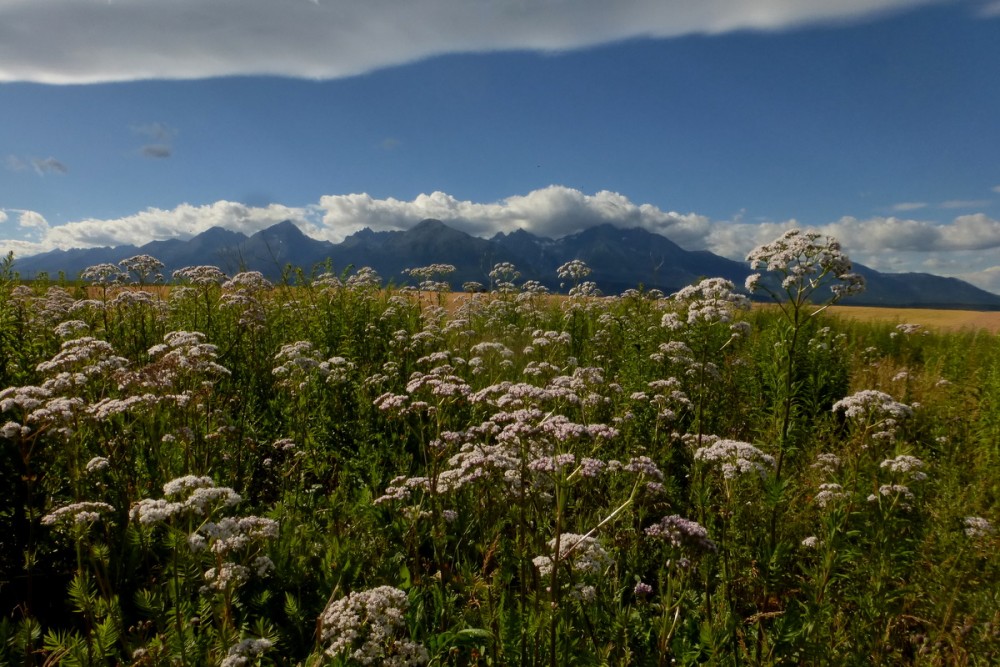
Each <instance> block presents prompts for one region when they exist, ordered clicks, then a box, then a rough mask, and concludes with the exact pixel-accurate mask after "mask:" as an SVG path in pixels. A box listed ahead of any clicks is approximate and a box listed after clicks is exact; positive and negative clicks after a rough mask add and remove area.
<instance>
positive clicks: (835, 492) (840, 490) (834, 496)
mask: <svg viewBox="0 0 1000 667" xmlns="http://www.w3.org/2000/svg"><path fill="white" fill-rule="evenodd" d="M843 498H847V494H846V493H845V492H844V487H842V486H841V485H840V484H820V485H819V493H817V494H816V496H815V497H814V498H813V500H814V501H815V502H816V504H817V505H819V506H820V507H822V508H826V507H827V505H830V504H831V503H833V502H835V501H837V500H841V499H843Z"/></svg>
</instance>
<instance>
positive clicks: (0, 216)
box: [0, 211, 8, 224]
mask: <svg viewBox="0 0 1000 667" xmlns="http://www.w3.org/2000/svg"><path fill="white" fill-rule="evenodd" d="M7 217H8V216H7V212H6V211H0V224H3V223H5V222H7Z"/></svg>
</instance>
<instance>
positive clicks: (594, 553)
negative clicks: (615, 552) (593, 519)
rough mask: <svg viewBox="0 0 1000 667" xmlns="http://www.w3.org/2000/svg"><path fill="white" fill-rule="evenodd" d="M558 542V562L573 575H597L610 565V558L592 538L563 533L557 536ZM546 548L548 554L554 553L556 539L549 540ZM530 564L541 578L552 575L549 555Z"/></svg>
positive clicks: (551, 560) (540, 557)
mask: <svg viewBox="0 0 1000 667" xmlns="http://www.w3.org/2000/svg"><path fill="white" fill-rule="evenodd" d="M558 541H559V561H560V562H562V563H563V564H565V565H568V566H569V568H570V569H571V570H572V571H573V572H574V573H575V574H578V575H587V574H594V575H598V574H601V573H603V572H604V570H605V569H606V568H607V567H608V566H609V565H610V564H611V556H609V555H608V552H607V551H605V550H604V547H602V546H601V544H600V542H598V541H597V539H595V538H593V537H588V536H586V535H577V534H576V533H563V534H562V535H560V536H559V540H558ZM546 546H548V548H549V551H550V552H555V549H556V539H555V538H552V539H551V540H549V541H548V542H547V543H546ZM532 562H533V563H534V564H535V567H537V568H538V572H539V573H540V574H541V575H542V576H543V577H547V576H549V575H551V574H552V566H553V558H552V556H551V555H547V556H537V557H535V558H534V559H533V560H532Z"/></svg>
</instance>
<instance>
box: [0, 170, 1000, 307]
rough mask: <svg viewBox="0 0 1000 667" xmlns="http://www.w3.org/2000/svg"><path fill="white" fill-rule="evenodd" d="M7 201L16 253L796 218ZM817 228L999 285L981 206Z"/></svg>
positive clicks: (435, 205) (906, 260)
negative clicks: (192, 241) (110, 212)
mask: <svg viewBox="0 0 1000 667" xmlns="http://www.w3.org/2000/svg"><path fill="white" fill-rule="evenodd" d="M7 211H8V212H10V213H12V214H14V213H16V214H17V216H18V227H19V229H21V230H22V231H24V232H27V233H28V234H29V235H30V237H31V238H30V240H25V239H23V238H22V239H13V240H0V252H3V253H6V252H7V251H9V250H13V251H14V252H15V254H16V255H17V256H27V255H31V254H35V253H38V252H43V251H46V250H51V249H53V248H71V247H94V246H104V245H124V244H132V245H142V244H145V243H148V242H149V241H154V240H162V239H169V238H181V239H184V238H190V237H191V236H194V235H196V234H199V233H201V232H203V231H206V230H207V229H209V228H211V227H215V226H219V227H224V228H226V229H230V230H234V231H240V232H243V233H246V234H252V233H254V232H257V231H260V230H262V229H266V228H267V227H270V226H271V225H274V224H276V223H278V222H281V221H283V220H292V221H293V222H295V223H296V224H297V225H298V226H299V227H300V228H301V229H302V230H303V231H305V232H306V233H307V234H309V235H310V236H313V237H315V238H321V239H326V240H330V241H335V242H337V241H341V240H343V239H344V238H345V237H347V236H348V235H350V234H352V233H354V232H356V231H359V230H360V229H363V228H365V227H368V228H370V229H373V230H375V231H385V230H405V229H408V228H410V227H412V226H414V225H415V224H417V223H418V222H420V221H421V220H423V219H425V218H437V219H439V220H442V221H443V222H445V223H446V224H448V225H449V226H451V227H454V228H456V229H460V230H463V231H465V232H467V233H469V234H473V235H475V236H481V237H489V236H492V235H493V234H495V233H497V232H512V231H515V230H518V229H523V230H526V231H528V232H531V233H533V234H536V235H539V236H545V237H550V238H557V237H561V236H564V235H566V234H572V233H575V232H578V231H581V230H583V229H586V228H588V227H592V226H594V225H598V224H604V223H608V224H612V225H616V226H619V227H641V228H643V229H647V230H649V231H652V232H657V233H660V234H663V235H664V236H666V237H668V238H670V239H671V240H673V241H674V242H676V243H678V244H679V245H681V246H682V247H684V248H686V249H688V250H710V251H712V252H714V253H717V254H719V255H723V256H725V257H729V258H731V259H736V260H742V259H743V258H744V257H745V256H746V254H747V253H748V252H749V251H750V250H752V249H753V248H754V247H756V246H758V245H760V244H762V243H767V242H769V241H772V240H773V239H775V238H777V237H778V236H780V235H781V234H782V233H783V232H785V231H786V230H788V229H791V228H793V227H800V226H801V225H799V224H798V222H797V221H795V220H786V221H763V222H761V221H750V222H747V221H744V220H743V219H742V218H740V219H739V220H737V221H725V220H717V221H712V220H709V219H708V218H707V217H706V216H703V215H699V214H697V213H684V214H681V213H676V212H671V211H664V210H663V209H660V208H658V207H657V206H654V205H652V204H636V203H634V202H632V201H630V200H629V199H628V198H627V197H625V196H624V195H621V194H619V193H615V192H608V191H601V192H597V193H595V194H593V195H588V194H585V193H583V192H580V191H579V190H575V189H572V188H567V187H564V186H555V185H553V186H549V187H546V188H542V189H540V190H534V191H532V192H529V193H527V194H524V195H516V196H511V197H507V198H505V199H502V200H499V201H496V202H489V203H479V202H472V201H467V200H460V199H458V198H456V197H454V196H452V195H449V194H447V193H444V192H433V193H431V194H423V195H420V196H418V197H416V198H414V199H413V200H411V201H406V200H400V199H393V198H388V199H376V198H374V197H372V196H370V195H368V194H363V193H362V194H347V195H327V196H324V197H322V198H321V199H320V201H319V203H318V204H317V205H315V206H308V207H298V208H296V207H288V206H282V205H278V204H271V205H269V206H265V207H253V206H247V205H245V204H240V203H236V202H229V201H218V202H215V203H213V204H207V205H203V206H194V205H191V204H182V205H180V206H178V207H176V208H174V209H171V210H162V209H156V208H150V209H146V210H144V211H140V212H138V213H135V214H133V215H129V216H125V217H122V218H116V219H113V220H99V219H87V220H80V221H74V222H70V223H66V224H63V225H49V224H48V222H47V221H46V220H45V219H44V218H43V217H42V216H41V215H39V214H38V213H35V212H32V211H18V210H14V209H7ZM0 213H2V212H0ZM2 214H3V215H5V216H6V215H7V214H6V213H2ZM0 221H2V220H0ZM815 229H816V231H819V232H821V233H823V234H827V235H829V236H833V237H835V238H837V239H839V240H840V242H841V244H842V245H843V247H844V249H845V251H846V252H847V253H848V255H849V256H850V257H851V258H852V259H853V260H854V261H855V262H858V263H862V264H866V265H868V266H870V267H872V268H874V269H878V270H882V271H927V272H931V273H937V274H939V275H951V276H958V277H962V278H966V279H968V280H969V281H970V282H972V283H974V284H977V285H979V286H981V287H984V288H985V289H995V290H996V291H1000V288H995V287H989V285H993V282H991V281H993V280H995V274H996V269H995V265H996V256H997V249H998V248H1000V220H995V219H993V218H990V217H988V216H986V215H984V214H982V213H977V214H973V215H962V216H958V217H956V218H954V219H953V220H951V221H950V222H947V223H943V224H942V223H936V222H930V221H925V220H914V219H908V218H901V217H895V216H888V217H871V218H865V219H860V218H854V217H843V218H841V219H839V220H836V221H833V222H830V223H829V224H826V225H821V226H819V227H816V228H815Z"/></svg>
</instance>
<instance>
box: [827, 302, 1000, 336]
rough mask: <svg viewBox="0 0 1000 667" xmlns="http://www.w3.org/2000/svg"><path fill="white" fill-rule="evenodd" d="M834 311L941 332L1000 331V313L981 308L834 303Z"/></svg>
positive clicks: (850, 317) (858, 317) (854, 316)
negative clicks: (891, 306)
mask: <svg viewBox="0 0 1000 667" xmlns="http://www.w3.org/2000/svg"><path fill="white" fill-rule="evenodd" d="M830 313H831V314H833V315H835V316H837V317H844V318H848V319H854V320H862V321H865V322H888V323H895V324H902V323H907V324H922V325H923V326H925V327H927V328H929V329H937V330H940V331H961V330H963V329H967V330H972V329H983V330H986V331H989V332H991V333H997V332H1000V312H997V311H990V312H985V311H978V310H936V309H929V308H878V307H873V306H832V307H831V308H830Z"/></svg>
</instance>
